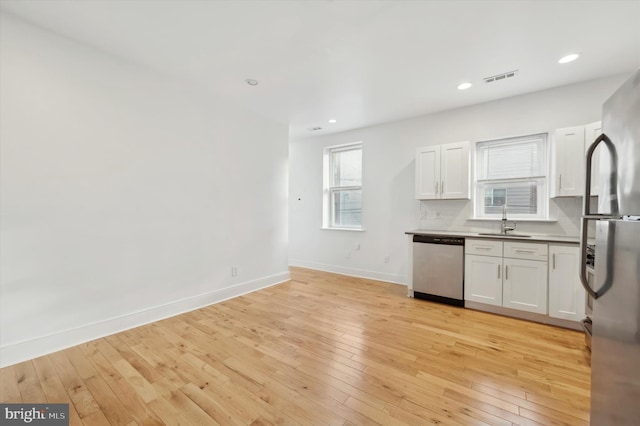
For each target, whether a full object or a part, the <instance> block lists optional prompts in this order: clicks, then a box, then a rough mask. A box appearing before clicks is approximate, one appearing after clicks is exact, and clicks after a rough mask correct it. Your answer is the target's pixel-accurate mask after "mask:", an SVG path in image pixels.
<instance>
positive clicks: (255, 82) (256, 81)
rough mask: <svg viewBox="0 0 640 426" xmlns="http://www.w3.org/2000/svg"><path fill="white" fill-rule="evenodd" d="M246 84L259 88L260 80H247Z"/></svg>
mask: <svg viewBox="0 0 640 426" xmlns="http://www.w3.org/2000/svg"><path fill="white" fill-rule="evenodd" d="M245 83H247V84H248V85H249V86H257V85H258V80H254V79H252V78H247V79H246V80H245Z"/></svg>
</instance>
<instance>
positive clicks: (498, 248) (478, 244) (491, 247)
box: [464, 238, 502, 257]
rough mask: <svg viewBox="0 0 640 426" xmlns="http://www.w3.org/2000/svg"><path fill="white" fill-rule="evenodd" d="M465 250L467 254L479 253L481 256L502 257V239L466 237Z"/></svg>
mask: <svg viewBox="0 0 640 426" xmlns="http://www.w3.org/2000/svg"><path fill="white" fill-rule="evenodd" d="M464 252H465V253H466V254H478V255H480V256H499V257H502V241H491V240H475V239H473V238H466V239H465V240H464Z"/></svg>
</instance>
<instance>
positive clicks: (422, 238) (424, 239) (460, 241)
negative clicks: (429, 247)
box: [413, 235, 464, 246]
mask: <svg viewBox="0 0 640 426" xmlns="http://www.w3.org/2000/svg"><path fill="white" fill-rule="evenodd" d="M413 242H414V243H424V244H447V245H451V246H463V245H464V238H457V237H434V236H431V235H414V236H413Z"/></svg>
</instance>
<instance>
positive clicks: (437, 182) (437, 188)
mask: <svg viewBox="0 0 640 426" xmlns="http://www.w3.org/2000/svg"><path fill="white" fill-rule="evenodd" d="M436 195H438V181H436Z"/></svg>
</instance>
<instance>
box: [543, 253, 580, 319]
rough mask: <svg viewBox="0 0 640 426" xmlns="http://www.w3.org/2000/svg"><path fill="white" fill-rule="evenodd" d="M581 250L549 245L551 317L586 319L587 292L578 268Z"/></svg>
mask: <svg viewBox="0 0 640 426" xmlns="http://www.w3.org/2000/svg"><path fill="white" fill-rule="evenodd" d="M579 262H580V249H579V248H578V247H577V246H575V245H562V244H550V245H549V263H550V264H549V316H551V317H554V318H562V319H568V320H573V321H580V320H582V319H583V318H584V315H585V312H584V307H585V297H586V295H585V292H584V289H583V288H582V284H581V283H580V278H579V276H578V268H579V265H580V264H579Z"/></svg>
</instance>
